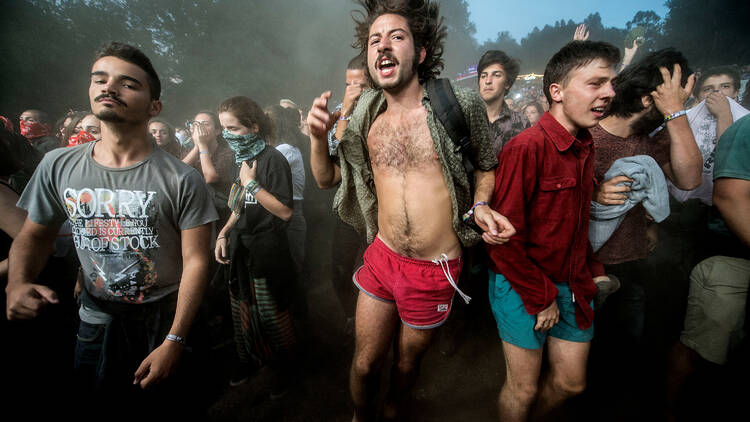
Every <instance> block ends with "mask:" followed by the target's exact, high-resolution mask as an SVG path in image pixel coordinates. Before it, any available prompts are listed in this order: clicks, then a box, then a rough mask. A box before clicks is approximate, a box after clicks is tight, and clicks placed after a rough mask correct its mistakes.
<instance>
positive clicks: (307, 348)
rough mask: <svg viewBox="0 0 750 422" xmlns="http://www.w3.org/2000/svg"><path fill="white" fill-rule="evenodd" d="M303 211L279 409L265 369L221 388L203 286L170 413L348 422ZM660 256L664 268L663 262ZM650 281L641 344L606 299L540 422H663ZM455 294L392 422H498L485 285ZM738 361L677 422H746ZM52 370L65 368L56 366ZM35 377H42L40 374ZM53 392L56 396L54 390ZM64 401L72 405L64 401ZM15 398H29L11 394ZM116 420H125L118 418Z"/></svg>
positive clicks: (314, 222) (664, 313)
mask: <svg viewBox="0 0 750 422" xmlns="http://www.w3.org/2000/svg"><path fill="white" fill-rule="evenodd" d="M307 211H308V210H306V214H307V217H308V221H309V224H308V248H307V250H308V257H307V261H308V266H309V269H308V274H309V280H308V281H307V282H306V283H307V284H306V286H305V291H306V292H307V303H308V307H309V311H308V312H309V316H308V318H307V319H306V321H303V322H302V324H300V325H299V327H298V328H299V332H300V339H301V346H300V348H299V350H300V352H299V353H300V356H299V358H300V360H301V362H302V364H301V370H300V371H299V373H298V374H297V376H296V379H295V382H294V384H293V385H292V386H291V388H289V389H288V392H287V394H286V395H284V396H283V397H281V398H277V399H271V398H270V394H269V391H270V383H271V373H270V370H269V369H268V368H262V369H261V370H259V371H258V372H257V373H256V374H254V375H253V376H252V377H251V378H250V379H249V380H248V381H247V382H246V383H244V384H242V385H240V386H237V387H229V385H228V380H229V378H230V375H231V368H232V362H233V361H234V356H235V354H236V352H235V348H234V344H233V342H232V325H231V318H229V315H228V299H227V298H226V288H225V287H223V286H216V285H215V286H214V288H213V289H212V292H211V293H210V294H209V295H208V296H207V299H206V301H207V302H208V303H209V304H212V305H214V309H212V310H211V311H210V312H208V315H209V318H203V320H201V321H198V322H197V324H196V326H195V327H194V330H193V332H191V337H190V339H191V342H192V344H193V351H192V353H186V354H184V356H183V363H182V368H181V370H180V371H179V372H178V375H177V376H175V377H174V378H175V379H176V383H177V384H180V385H181V386H182V387H183V389H184V390H186V391H188V393H187V394H185V395H184V396H183V397H184V398H181V403H180V404H179V408H180V409H183V408H184V409H189V410H190V414H189V419H191V420H209V421H235V420H242V421H258V422H261V421H262V422H275V421H289V422H294V421H306V422H314V421H326V422H328V421H337V422H338V421H342V422H343V421H350V420H351V418H352V406H351V403H350V398H349V388H348V373H349V365H350V362H351V358H352V354H353V348H354V344H353V338H352V335H351V333H348V334H347V332H346V328H345V324H344V321H345V318H344V316H343V312H342V310H341V309H340V307H339V304H338V300H337V299H336V295H335V294H334V292H333V289H332V286H331V282H330V279H329V278H330V253H331V242H332V239H331V235H330V233H332V228H333V225H334V220H333V217H332V216H331V215H330V213H329V212H328V209H327V207H321V208H320V209H317V210H316V209H313V210H309V213H308V212H307ZM664 253H665V254H666V256H669V251H666V252H664ZM657 255H658V254H657ZM652 269H653V274H654V281H653V283H652V284H653V285H651V286H649V292H648V301H647V307H646V310H645V313H646V316H647V317H646V336H645V340H644V341H643V344H641V345H639V346H635V345H632V344H627V343H626V342H623V341H622V338H621V336H620V331H619V328H618V327H617V324H616V323H615V320H616V309H617V303H618V297H617V293H616V294H615V295H613V296H611V297H610V299H608V301H607V305H606V306H605V307H604V309H603V310H602V312H600V313H598V314H597V317H596V318H597V319H596V335H595V338H594V341H593V343H592V349H591V355H590V359H589V368H588V385H587V389H586V391H585V392H584V393H583V394H582V395H581V396H579V397H576V398H574V399H573V400H570V401H569V402H568V403H567V404H566V405H565V406H564V407H563V408H562V409H561V410H560V412H559V413H558V414H556V415H554V416H553V417H552V418H551V420H555V421H558V420H559V421H576V422H579V421H633V420H638V421H643V420H647V421H650V420H665V418H664V416H663V406H662V405H663V403H664V400H663V397H664V394H663V391H664V388H663V386H664V385H665V379H666V367H667V364H668V362H669V358H668V350H669V347H670V346H671V345H672V343H673V341H674V340H675V336H676V334H677V333H679V326H680V324H681V318H680V315H679V313H680V311H679V309H680V306H679V305H680V304H681V303H684V294H685V293H686V285H685V282H686V281H685V280H681V277H679V276H678V274H679V272H677V271H675V270H674V266H672V265H671V264H669V262H666V263H665V261H663V260H662V261H660V262H655V263H653V265H652ZM352 288H353V289H354V286H352ZM463 288H466V290H467V293H468V294H469V295H470V296H472V297H473V298H474V300H473V301H472V303H471V305H469V306H460V305H456V306H455V307H454V312H453V314H452V315H451V317H450V319H449V322H448V324H446V326H444V327H442V328H441V329H440V330H441V333H440V334H439V335H438V336H437V338H436V340H435V341H434V343H433V345H432V346H431V348H430V349H429V350H428V352H427V354H426V356H425V359H424V361H423V364H422V368H421V375H420V377H419V379H418V381H417V384H416V386H415V388H414V390H413V397H412V400H411V402H410V403H411V404H410V406H409V409H408V410H407V413H406V414H405V415H403V420H406V421H415V422H421V421H425V422H428V421H440V422H444V421H471V422H474V421H477V422H482V421H496V420H498V417H497V408H496V407H497V406H496V403H497V395H498V393H499V391H500V388H501V386H502V384H503V382H504V361H503V355H502V348H501V343H500V340H499V338H498V335H497V331H496V328H495V321H494V319H493V317H492V315H491V312H490V309H489V305H488V303H487V295H486V291H485V290H486V288H487V282H486V277H483V276H482V274H481V273H480V274H479V275H478V276H477V277H476V279H475V280H473V281H472V282H471V283H470V284H469V285H465V286H462V289H463ZM454 303H456V302H454ZM451 344H452V345H453V346H454V349H455V350H454V351H453V352H452V353H450V350H448V349H449V347H447V345H451ZM442 352H448V353H442ZM40 353H42V354H43V353H44V351H40ZM741 353H743V354H742V355H741V356H739V357H738V358H736V359H735V361H734V364H731V365H727V366H726V367H718V366H715V365H714V366H708V367H707V368H703V369H704V370H703V371H702V372H701V373H699V374H698V375H697V376H695V377H693V378H692V379H691V381H690V383H688V385H687V387H686V390H685V394H684V395H683V399H682V401H681V402H680V414H679V415H678V416H679V419H678V420H750V419H749V418H748V411H747V398H748V397H750V396H749V395H748V393H750V388H748V384H747V382H746V381H747V378H748V375H750V368H749V366H750V358H748V356H750V352H748V351H747V349H745V350H744V351H742V352H741ZM60 357H61V362H62V361H64V362H70V359H71V357H69V356H65V355H60ZM389 359H390V358H389ZM56 367H59V368H67V367H69V366H68V364H64V363H60V364H57V365H56ZM389 367H390V361H388V362H386V363H385V369H386V370H384V371H383V379H382V381H383V382H382V383H381V386H383V387H385V386H387V381H388V379H387V378H388V371H387V368H389ZM20 370H21V371H22V372H23V373H25V374H26V376H24V378H23V379H24V380H25V381H27V382H26V384H28V385H29V388H37V389H38V385H39V384H38V378H34V377H32V376H29V371H28V369H24V368H20ZM40 376H41V377H44V376H46V377H49V374H43V375H40ZM66 376H69V375H66V374H63V375H61V376H60V377H61V378H60V380H62V381H61V382H60V383H59V384H60V385H61V387H60V388H63V389H64V388H66V387H65V385H66V383H65V382H64V379H65V378H64V377H66ZM16 379H18V378H16ZM9 380H10V381H9ZM13 380H14V379H13V378H12V377H11V378H10V379H8V378H6V379H4V380H3V382H4V384H6V385H7V384H10V388H15V389H16V390H18V389H19V386H18V383H17V382H14V381H13ZM173 382H175V381H173ZM34 386H37V387H34ZM24 388H26V387H24ZM4 391H8V390H7V389H6V390H4ZM24 391H32V390H24ZM54 391H56V392H59V391H61V390H59V389H58V388H57V387H55V390H54ZM69 393H70V394H73V395H74V393H75V392H72V391H69ZM18 395H22V396H24V397H26V398H33V397H34V396H33V395H29V394H26V393H22V392H21V391H18ZM58 395H59V396H60V397H61V398H63V397H65V395H60V394H58ZM80 399H81V398H74V399H72V400H68V401H67V403H65V404H66V405H70V404H71V403H78V402H79V400H80ZM381 399H382V394H381ZM34 400H35V399H34ZM37 410H39V409H37ZM48 410H54V408H51V407H50V408H49V409H48ZM58 413H59V412H58ZM125 415H128V413H123V415H120V416H121V417H124V416H125Z"/></svg>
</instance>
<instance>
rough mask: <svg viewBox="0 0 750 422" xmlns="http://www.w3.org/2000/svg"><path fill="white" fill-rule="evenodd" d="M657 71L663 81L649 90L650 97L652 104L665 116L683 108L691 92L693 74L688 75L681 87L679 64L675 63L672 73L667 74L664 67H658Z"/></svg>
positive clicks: (667, 71)
mask: <svg viewBox="0 0 750 422" xmlns="http://www.w3.org/2000/svg"><path fill="white" fill-rule="evenodd" d="M659 71H660V72H661V76H662V77H663V78H664V82H662V83H661V85H659V86H657V87H656V90H655V91H652V92H651V98H653V100H654V105H655V106H656V108H657V109H658V110H659V112H660V113H661V114H663V115H665V116H667V115H670V114H673V113H676V112H678V111H680V110H682V109H683V107H684V104H685V101H686V100H687V99H688V98H689V97H690V93H691V92H693V85H695V74H692V75H690V76H689V77H688V80H687V83H686V84H685V87H684V88H683V87H682V85H681V84H680V83H681V81H682V69H681V68H680V65H679V64H677V63H675V65H674V69H672V75H670V74H669V70H667V68H666V67H661V68H659Z"/></svg>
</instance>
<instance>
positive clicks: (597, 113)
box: [591, 107, 606, 119]
mask: <svg viewBox="0 0 750 422" xmlns="http://www.w3.org/2000/svg"><path fill="white" fill-rule="evenodd" d="M605 111H606V107H594V108H592V109H591V112H592V113H594V117H596V118H597V119H601V118H603V117H604V112H605Z"/></svg>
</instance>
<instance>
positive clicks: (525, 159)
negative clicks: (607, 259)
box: [487, 113, 604, 329]
mask: <svg viewBox="0 0 750 422" xmlns="http://www.w3.org/2000/svg"><path fill="white" fill-rule="evenodd" d="M499 161H500V164H499V166H498V168H497V172H496V180H495V192H494V195H493V199H492V204H491V206H492V209H494V210H497V211H498V212H500V213H501V214H503V215H504V216H506V217H507V218H508V219H509V220H510V222H511V223H512V224H513V227H515V229H516V235H515V236H513V237H512V238H511V239H510V240H509V241H508V242H507V243H505V244H503V245H497V246H493V245H487V251H488V253H489V256H490V259H491V262H490V269H492V270H493V271H495V272H497V273H500V274H503V275H504V276H505V278H507V279H508V281H509V282H510V285H511V286H512V287H513V290H515V291H516V292H517V293H518V294H519V295H520V296H521V300H522V301H523V304H524V307H525V308H526V311H527V312H528V313H529V314H531V315H536V314H538V313H539V312H541V311H543V310H544V309H546V308H547V307H548V306H549V305H551V304H552V301H553V300H555V297H556V296H557V288H556V287H555V283H568V285H569V286H570V289H571V291H572V292H573V295H574V301H575V303H576V322H577V323H578V326H579V327H580V328H581V329H586V328H588V327H590V326H591V323H592V322H593V319H594V311H593V309H592V308H591V306H590V301H591V299H592V298H593V297H594V294H595V293H596V286H595V285H594V282H593V280H592V277H595V276H600V275H604V267H603V266H602V264H601V263H600V262H599V261H598V260H597V259H596V257H595V256H594V253H593V251H592V249H591V244H590V243H589V239H588V228H589V206H590V203H591V196H592V193H593V190H594V182H593V180H594V179H593V174H594V166H593V164H594V146H593V141H592V139H591V134H590V133H589V131H588V130H586V129H582V130H580V131H579V132H578V137H577V138H576V137H573V136H571V135H570V133H568V131H567V130H565V128H564V127H563V126H562V125H560V124H559V123H558V122H557V120H555V118H554V117H552V115H550V114H549V113H545V114H544V115H542V117H541V119H539V123H538V124H536V125H535V126H533V127H531V128H529V129H526V130H525V131H523V132H521V133H520V134H519V135H518V136H516V137H515V138H513V139H512V140H511V141H510V142H509V143H508V144H507V145H506V146H505V147H504V148H503V150H502V151H501V152H500V156H499Z"/></svg>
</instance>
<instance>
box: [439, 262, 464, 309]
mask: <svg viewBox="0 0 750 422" xmlns="http://www.w3.org/2000/svg"><path fill="white" fill-rule="evenodd" d="M432 263H433V264H438V265H440V269H441V270H443V274H444V275H445V278H447V279H448V283H450V284H451V286H453V288H454V289H456V291H457V292H458V294H459V295H461V298H462V299H463V300H464V302H466V304H467V305H468V304H469V302H471V297H469V295H467V294H466V293H464V292H462V291H461V289H459V288H458V285H456V281H455V280H453V276H452V275H451V269H450V266H449V265H448V255H446V254H441V255H440V258H439V259H433V260H432Z"/></svg>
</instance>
